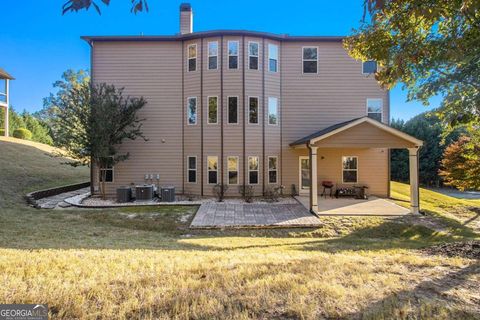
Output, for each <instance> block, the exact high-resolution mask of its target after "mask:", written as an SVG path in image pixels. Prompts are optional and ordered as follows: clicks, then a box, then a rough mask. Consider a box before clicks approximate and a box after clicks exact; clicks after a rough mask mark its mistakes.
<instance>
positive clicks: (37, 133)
mask: <svg viewBox="0 0 480 320" xmlns="http://www.w3.org/2000/svg"><path fill="white" fill-rule="evenodd" d="M21 117H22V119H23V122H24V123H25V128H27V129H28V130H29V131H30V132H31V133H32V140H33V141H37V142H40V143H45V144H49V145H53V140H52V137H51V136H50V133H49V130H48V128H47V125H46V124H45V123H43V122H42V121H41V120H40V119H38V118H37V117H35V116H33V115H32V114H30V113H28V112H26V111H24V112H23V113H22V115H21Z"/></svg>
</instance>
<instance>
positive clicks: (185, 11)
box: [180, 3, 193, 34]
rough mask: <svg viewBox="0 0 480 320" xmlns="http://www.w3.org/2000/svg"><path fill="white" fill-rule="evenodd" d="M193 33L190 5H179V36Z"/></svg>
mask: <svg viewBox="0 0 480 320" xmlns="http://www.w3.org/2000/svg"><path fill="white" fill-rule="evenodd" d="M192 32H193V12H192V6H191V5H190V3H182V4H181V5H180V34H187V33H192Z"/></svg>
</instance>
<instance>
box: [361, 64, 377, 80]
mask: <svg viewBox="0 0 480 320" xmlns="http://www.w3.org/2000/svg"><path fill="white" fill-rule="evenodd" d="M369 61H374V62H375V64H376V65H377V68H376V70H377V71H378V62H377V61H375V60H366V61H362V63H361V68H362V74H363V75H364V76H369V75H371V74H375V72H372V73H369V72H364V71H363V64H364V63H365V62H369Z"/></svg>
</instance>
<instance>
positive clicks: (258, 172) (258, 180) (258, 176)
mask: <svg viewBox="0 0 480 320" xmlns="http://www.w3.org/2000/svg"><path fill="white" fill-rule="evenodd" d="M250 158H257V163H258V168H257V170H250ZM247 168H248V184H249V185H252V186H256V185H258V184H260V158H259V157H258V156H248V162H247ZM250 172H257V183H250Z"/></svg>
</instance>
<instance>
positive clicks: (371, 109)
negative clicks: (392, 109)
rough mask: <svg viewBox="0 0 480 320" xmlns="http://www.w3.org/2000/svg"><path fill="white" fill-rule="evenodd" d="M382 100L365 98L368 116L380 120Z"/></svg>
mask: <svg viewBox="0 0 480 320" xmlns="http://www.w3.org/2000/svg"><path fill="white" fill-rule="evenodd" d="M382 112H383V100H382V99H367V115H368V117H369V118H372V119H375V120H377V121H380V122H381V121H382Z"/></svg>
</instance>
